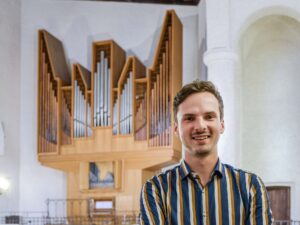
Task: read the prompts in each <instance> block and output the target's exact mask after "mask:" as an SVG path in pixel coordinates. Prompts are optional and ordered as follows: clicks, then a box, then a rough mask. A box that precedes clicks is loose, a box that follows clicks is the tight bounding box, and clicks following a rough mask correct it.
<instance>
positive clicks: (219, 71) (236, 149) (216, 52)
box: [204, 47, 241, 166]
mask: <svg viewBox="0 0 300 225" xmlns="http://www.w3.org/2000/svg"><path fill="white" fill-rule="evenodd" d="M204 63H205V64H206V65H207V68H208V75H207V79H208V80H210V81H212V82H213V83H214V84H215V85H216V86H217V88H218V89H219V91H220V93H221V95H222V97H223V101H224V121H225V132H224V134H223V135H222V136H221V138H220V141H219V146H218V151H219V156H220V158H221V160H222V161H223V162H226V163H229V164H233V165H234V166H239V165H240V151H241V150H240V140H241V133H240V132H241V129H240V90H239V86H240V85H239V84H240V82H239V79H238V76H237V72H238V55H237V54H236V52H234V51H233V50H232V49H229V48H225V47H224V48H221V47H219V48H213V49H209V50H208V51H207V52H206V53H205V55H204Z"/></svg>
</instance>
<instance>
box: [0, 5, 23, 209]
mask: <svg viewBox="0 0 300 225" xmlns="http://www.w3.org/2000/svg"><path fill="white" fill-rule="evenodd" d="M0 9H1V10H0V121H2V122H3V128H4V129H3V130H4V144H5V148H4V150H3V151H1V155H0V176H3V177H5V178H7V179H8V181H9V182H10V189H9V190H8V192H6V193H4V194H3V195H0V212H3V211H11V210H18V207H19V201H18V199H19V188H18V187H19V162H20V160H19V152H20V151H19V149H20V146H19V137H20V132H19V131H20V126H19V122H20V120H19V117H20V107H19V104H20V1H19V0H1V1H0Z"/></svg>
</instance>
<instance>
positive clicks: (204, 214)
mask: <svg viewBox="0 0 300 225" xmlns="http://www.w3.org/2000/svg"><path fill="white" fill-rule="evenodd" d="M140 210H141V211H140V218H141V224H145V225H148V224H153V225H154V224H155V225H189V224H192V225H271V224H272V214H271V209H270V202H269V197H268V193H267V191H266V188H265V186H264V184H263V182H262V180H261V179H260V178H259V177H258V176H256V175H255V174H253V173H249V172H246V171H243V170H240V169H235V168H233V167H232V166H230V165H227V164H222V163H221V162H220V161H218V163H217V165H216V166H215V169H214V171H213V172H212V175H211V180H210V181H209V182H208V183H207V185H206V186H205V187H202V186H201V184H200V182H199V178H197V175H195V172H193V171H191V169H190V167H189V166H188V164H187V163H186V162H185V161H184V160H182V162H181V163H180V164H178V165H177V166H175V167H174V168H173V169H171V170H168V171H166V172H164V173H161V174H158V175H156V176H154V177H152V178H151V179H150V180H148V181H147V182H146V183H145V184H144V186H143V188H142V191H141V198H140Z"/></svg>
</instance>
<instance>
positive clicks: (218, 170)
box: [179, 159, 224, 179]
mask: <svg viewBox="0 0 300 225" xmlns="http://www.w3.org/2000/svg"><path fill="white" fill-rule="evenodd" d="M179 171H180V176H181V179H184V178H185V177H187V176H188V175H190V174H192V173H194V172H193V170H192V169H191V168H190V166H189V165H188V164H187V162H186V161H185V160H184V159H182V160H181V162H180V167H179ZM223 172H224V165H223V163H221V161H220V159H218V161H217V164H216V166H215V168H214V169H213V171H212V173H211V177H213V176H214V175H219V176H220V177H222V176H223Z"/></svg>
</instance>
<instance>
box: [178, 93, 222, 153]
mask: <svg viewBox="0 0 300 225" xmlns="http://www.w3.org/2000/svg"><path fill="white" fill-rule="evenodd" d="M176 116H177V122H175V126H174V128H175V134H176V135H177V136H178V137H179V138H180V140H181V142H182V144H183V148H184V149H183V150H184V151H185V154H190V155H191V156H205V155H209V154H211V153H212V154H217V143H218V140H219V137H220V135H221V134H222V133H223V132H224V121H223V120H221V119H220V111H219V102H218V100H217V99H216V97H215V96H214V95H213V94H211V93H209V92H202V93H195V94H192V95H190V96H189V97H187V98H186V99H185V100H184V101H183V102H182V103H181V104H180V105H179V107H178V112H177V115H176Z"/></svg>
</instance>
